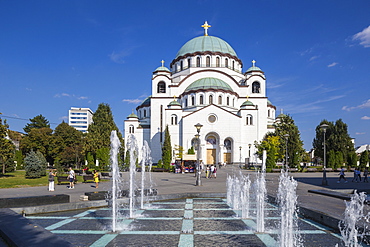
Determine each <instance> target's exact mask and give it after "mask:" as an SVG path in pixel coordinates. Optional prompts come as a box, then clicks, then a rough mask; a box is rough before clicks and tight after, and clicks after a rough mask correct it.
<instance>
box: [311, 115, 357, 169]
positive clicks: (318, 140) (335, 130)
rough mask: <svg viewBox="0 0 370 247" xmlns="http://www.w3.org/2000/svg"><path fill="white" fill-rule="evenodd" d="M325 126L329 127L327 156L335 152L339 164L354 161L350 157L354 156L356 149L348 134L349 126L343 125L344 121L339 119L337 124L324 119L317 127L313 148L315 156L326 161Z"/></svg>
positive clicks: (326, 141) (326, 135) (326, 139)
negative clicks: (323, 127)
mask: <svg viewBox="0 0 370 247" xmlns="http://www.w3.org/2000/svg"><path fill="white" fill-rule="evenodd" d="M323 124H327V125H328V128H327V129H326V132H325V145H326V152H327V154H328V153H329V152H330V151H331V150H333V151H334V153H336V155H337V156H338V163H339V162H341V161H342V160H343V163H344V162H346V163H348V162H349V161H350V160H352V159H351V158H350V157H352V156H353V154H354V152H355V149H354V146H353V143H352V139H351V137H350V136H349V134H348V127H347V124H345V123H343V121H342V119H338V120H337V121H336V122H335V123H334V122H329V121H327V120H325V119H324V120H322V121H321V123H320V124H319V125H318V126H317V127H316V136H315V138H314V140H313V142H312V146H313V148H314V149H315V156H318V157H320V158H321V159H322V160H323V159H324V130H323V129H322V128H321V126H322V125H323ZM339 156H341V157H339ZM340 165H342V164H340Z"/></svg>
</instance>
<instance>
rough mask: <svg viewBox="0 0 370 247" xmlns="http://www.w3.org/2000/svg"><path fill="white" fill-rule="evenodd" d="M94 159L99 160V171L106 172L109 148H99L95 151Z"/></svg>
mask: <svg viewBox="0 0 370 247" xmlns="http://www.w3.org/2000/svg"><path fill="white" fill-rule="evenodd" d="M96 159H97V160H99V167H100V169H101V170H108V168H109V164H110V163H109V162H110V161H109V159H110V156H109V148H99V149H98V150H97V151H96Z"/></svg>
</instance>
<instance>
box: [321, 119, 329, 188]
mask: <svg viewBox="0 0 370 247" xmlns="http://www.w3.org/2000/svg"><path fill="white" fill-rule="evenodd" d="M328 127H329V125H327V124H322V125H320V128H321V130H322V131H323V132H324V170H323V173H322V183H321V185H324V186H327V185H328V180H326V145H325V134H326V129H327V128H328Z"/></svg>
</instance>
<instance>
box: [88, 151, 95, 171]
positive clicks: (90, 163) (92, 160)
mask: <svg viewBox="0 0 370 247" xmlns="http://www.w3.org/2000/svg"><path fill="white" fill-rule="evenodd" d="M86 160H87V167H88V168H89V169H94V167H95V158H94V155H93V154H92V153H91V152H88V153H87V154H86Z"/></svg>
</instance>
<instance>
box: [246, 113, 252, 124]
mask: <svg viewBox="0 0 370 247" xmlns="http://www.w3.org/2000/svg"><path fill="white" fill-rule="evenodd" d="M245 124H246V125H253V117H252V115H249V114H248V115H247V118H246V123H245Z"/></svg>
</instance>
